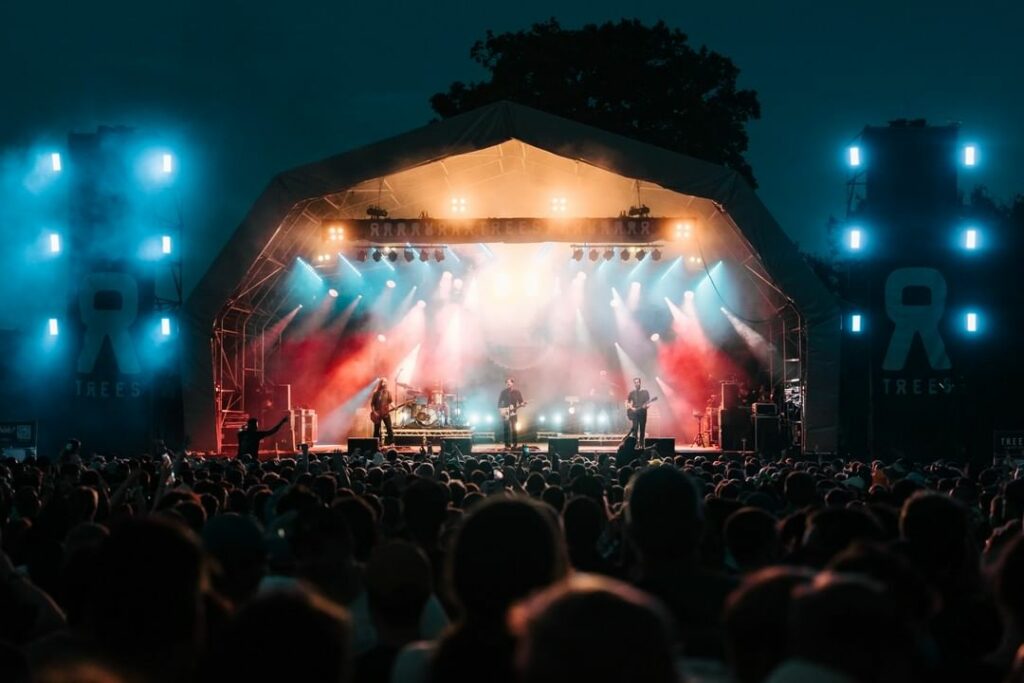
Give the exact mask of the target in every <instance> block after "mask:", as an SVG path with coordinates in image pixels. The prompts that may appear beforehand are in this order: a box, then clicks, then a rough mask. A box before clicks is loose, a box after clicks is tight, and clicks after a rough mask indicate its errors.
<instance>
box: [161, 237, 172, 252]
mask: <svg viewBox="0 0 1024 683" xmlns="http://www.w3.org/2000/svg"><path fill="white" fill-rule="evenodd" d="M160 251H161V252H162V253H163V254H164V255H167V254H170V253H171V236H170V235H162V236H161V237H160Z"/></svg>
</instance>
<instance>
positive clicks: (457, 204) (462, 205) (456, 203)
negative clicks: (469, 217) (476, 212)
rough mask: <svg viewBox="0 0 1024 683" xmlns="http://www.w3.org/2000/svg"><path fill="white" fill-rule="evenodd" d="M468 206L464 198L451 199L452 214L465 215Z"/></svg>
mask: <svg viewBox="0 0 1024 683" xmlns="http://www.w3.org/2000/svg"><path fill="white" fill-rule="evenodd" d="M468 206H469V205H468V202H467V201H466V198H465V197H452V213H466V209H467V208H468Z"/></svg>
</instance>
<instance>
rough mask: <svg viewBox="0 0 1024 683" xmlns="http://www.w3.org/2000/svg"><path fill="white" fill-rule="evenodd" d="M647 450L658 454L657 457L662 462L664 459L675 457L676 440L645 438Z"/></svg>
mask: <svg viewBox="0 0 1024 683" xmlns="http://www.w3.org/2000/svg"><path fill="white" fill-rule="evenodd" d="M646 446H647V448H653V449H654V450H655V451H657V453H658V457H659V458H661V459H662V460H665V459H666V458H672V457H675V454H676V440H675V439H668V438H661V437H659V438H655V439H652V438H650V437H648V438H647V444H646Z"/></svg>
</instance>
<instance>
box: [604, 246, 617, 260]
mask: <svg viewBox="0 0 1024 683" xmlns="http://www.w3.org/2000/svg"><path fill="white" fill-rule="evenodd" d="M603 256H604V260H605V261H611V260H612V257H614V256H615V250H614V249H612V248H611V247H609V248H607V249H605V250H604V254H603Z"/></svg>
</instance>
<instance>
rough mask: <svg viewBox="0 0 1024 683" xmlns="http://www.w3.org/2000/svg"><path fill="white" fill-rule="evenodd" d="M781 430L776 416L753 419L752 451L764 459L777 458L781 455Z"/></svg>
mask: <svg viewBox="0 0 1024 683" xmlns="http://www.w3.org/2000/svg"><path fill="white" fill-rule="evenodd" d="M780 432H781V429H780V428H779V418H778V417H776V416H764V417H762V416H757V417H755V418H754V450H755V451H757V453H758V455H760V456H762V457H765V458H776V459H777V458H778V457H779V455H781V453H782V438H781V433H780Z"/></svg>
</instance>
